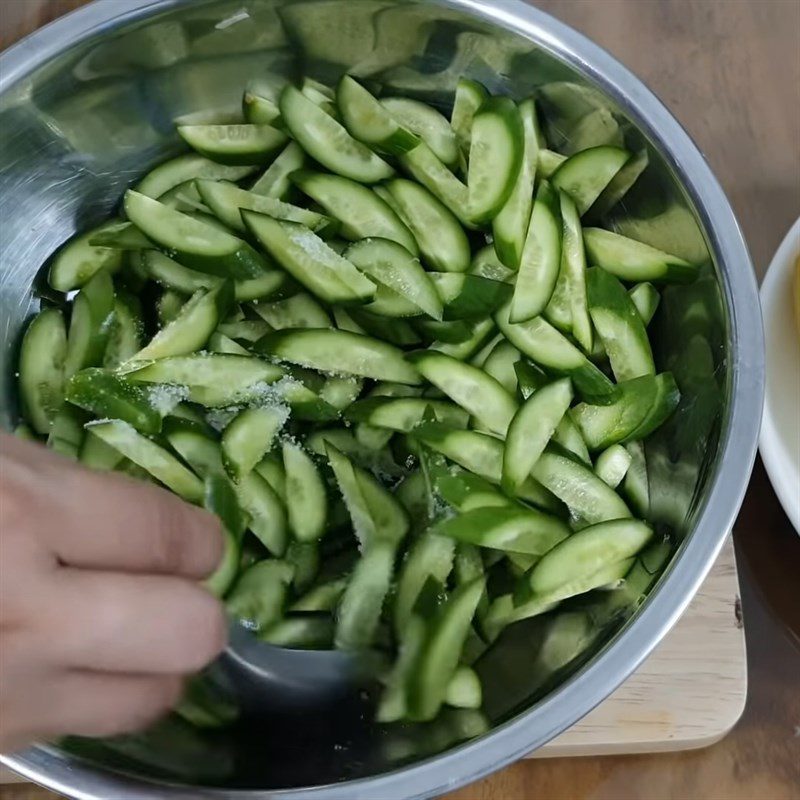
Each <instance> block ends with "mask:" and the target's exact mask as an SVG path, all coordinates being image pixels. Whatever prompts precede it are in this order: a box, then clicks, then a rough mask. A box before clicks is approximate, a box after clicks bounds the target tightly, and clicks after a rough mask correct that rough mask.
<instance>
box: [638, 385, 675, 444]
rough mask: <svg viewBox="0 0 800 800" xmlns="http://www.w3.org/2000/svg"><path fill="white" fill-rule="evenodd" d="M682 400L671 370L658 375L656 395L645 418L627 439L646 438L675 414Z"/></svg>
mask: <svg viewBox="0 0 800 800" xmlns="http://www.w3.org/2000/svg"><path fill="white" fill-rule="evenodd" d="M680 401H681V393H680V390H679V389H678V384H677V383H675V378H674V377H673V376H672V373H671V372H662V373H660V374H659V375H656V396H655V400H654V401H653V405H652V406H650V410H649V411H648V412H647V414H646V415H645V418H644V419H643V420H642V421H641V422H640V423H639V424H638V425H637V426H636V428H635V429H634V430H633V432H632V433H630V434H629V435H628V437H627V440H626V441H636V440H637V439H644V438H645V437H647V436H649V435H650V434H651V433H653V431H655V430H657V429H658V428H660V427H661V426H662V425H663V424H664V423H665V422H666V421H667V420H668V419H669V418H670V417H671V416H672V414H673V412H674V411H675V409H676V408H677V407H678V405H679V404H680Z"/></svg>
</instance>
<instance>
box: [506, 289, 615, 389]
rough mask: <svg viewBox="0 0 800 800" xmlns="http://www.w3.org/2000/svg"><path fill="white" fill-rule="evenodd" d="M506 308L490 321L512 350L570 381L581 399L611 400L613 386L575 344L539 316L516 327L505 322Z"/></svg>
mask: <svg viewBox="0 0 800 800" xmlns="http://www.w3.org/2000/svg"><path fill="white" fill-rule="evenodd" d="M509 306H510V304H508V303H507V304H506V305H505V306H503V308H501V309H500V310H499V311H498V312H497V313H496V314H495V316H494V318H495V321H496V322H497V326H498V327H499V328H500V330H501V331H502V333H503V335H504V336H505V337H506V338H507V339H508V341H509V342H511V344H513V345H514V347H516V348H517V349H518V350H519V351H520V352H522V353H524V354H525V355H526V356H528V358H530V359H531V360H532V361H535V362H536V363H537V364H538V365H539V366H542V367H544V368H545V369H546V370H548V371H549V372H553V373H555V374H557V375H559V374H560V375H566V376H568V377H570V378H572V381H573V383H574V385H575V388H576V389H577V390H578V391H579V392H580V393H581V394H582V395H583V396H584V397H587V398H590V399H592V400H594V401H595V402H604V403H610V402H613V401H614V399H615V398H616V396H617V387H616V386H615V385H614V384H613V383H612V382H611V381H610V380H609V379H608V378H607V377H606V376H605V375H604V374H603V373H602V372H601V371H600V370H599V369H598V368H597V367H596V366H595V365H594V364H592V362H591V361H589V359H588V358H586V356H585V355H584V354H583V353H581V351H580V350H578V348H577V347H575V345H573V344H572V343H571V342H570V341H569V340H568V339H567V338H565V337H564V336H563V335H562V334H560V333H559V332H558V331H557V330H556V329H555V328H554V327H553V326H552V325H550V323H549V322H547V321H546V320H544V319H542V318H541V317H536V318H534V319H532V320H528V321H527V322H522V323H517V324H515V323H512V322H509V319H508V315H509V311H510V308H509Z"/></svg>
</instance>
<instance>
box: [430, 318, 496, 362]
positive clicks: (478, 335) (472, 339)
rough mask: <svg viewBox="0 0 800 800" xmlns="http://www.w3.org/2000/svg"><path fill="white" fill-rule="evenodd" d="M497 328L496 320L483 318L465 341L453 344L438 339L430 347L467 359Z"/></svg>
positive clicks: (460, 359)
mask: <svg viewBox="0 0 800 800" xmlns="http://www.w3.org/2000/svg"><path fill="white" fill-rule="evenodd" d="M495 330H496V328H495V325H494V320H492V319H491V318H489V319H482V320H480V321H478V322H475V323H474V324H473V325H472V333H471V334H470V336H469V338H467V339H464V341H462V342H457V343H453V344H451V343H448V342H441V341H437V342H434V343H433V344H432V345H431V346H430V348H429V349H431V350H436V351H437V352H439V353H444V354H445V355H447V356H452V357H453V358H457V359H458V360H459V361H466V360H467V359H469V358H472V356H474V355H475V353H477V352H478V350H480V349H481V347H483V345H485V344H486V342H487V340H488V339H490V338H491V336H492V334H493V333H494V332H495Z"/></svg>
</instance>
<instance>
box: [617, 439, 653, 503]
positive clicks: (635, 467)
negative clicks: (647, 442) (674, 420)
mask: <svg viewBox="0 0 800 800" xmlns="http://www.w3.org/2000/svg"><path fill="white" fill-rule="evenodd" d="M625 449H626V450H627V451H628V455H629V456H630V457H631V463H630V466H629V467H628V471H627V472H626V473H625V479H624V480H623V482H622V493H623V494H624V495H625V497H626V498H627V499H628V503H629V504H630V506H631V508H632V509H633V510H634V511H635V512H636V514H637V515H638V516H640V517H643V518H644V519H647V517H648V515H649V514H650V479H649V477H648V475H647V456H646V454H645V450H644V445H643V444H642V443H641V442H629V443H628V444H626V445H625Z"/></svg>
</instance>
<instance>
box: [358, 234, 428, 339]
mask: <svg viewBox="0 0 800 800" xmlns="http://www.w3.org/2000/svg"><path fill="white" fill-rule="evenodd" d="M365 241H366V240H365ZM384 241H388V240H384ZM392 244H394V243H392ZM408 256H409V257H410V258H413V256H411V254H410V253H409V254H408ZM426 279H427V278H426ZM437 299H438V296H437ZM362 313H363V314H368V315H369V316H371V317H373V318H384V320H383V321H384V322H385V323H390V324H396V325H397V326H398V329H399V330H402V329H403V328H405V327H406V326H407V324H408V323H405V322H403V319H404V318H409V317H418V316H419V314H420V309H419V307H418V306H416V305H414V303H412V302H411V301H410V300H408V299H406V298H405V297H403V295H401V294H398V293H397V292H396V291H394V289H390V288H389V287H388V286H384V285H383V284H381V283H378V288H377V289H376V291H375V297H374V298H373V300H372V302H371V303H369V304H368V305H366V306H365V307H364V311H363V312H362ZM358 316H359V313H358V312H356V318H357V317H358ZM361 327H363V328H364V330H365V331H366V330H367V328H369V325H362V326H361ZM412 331H413V328H412ZM371 335H373V336H376V337H377V338H379V339H386V340H387V341H390V342H392V343H393V344H398V345H401V346H402V345H405V344H413V343H414V342H415V341H419V338H418V337H417V338H414V337H413V336H412V340H411V341H408V342H406V341H405V339H404V338H403V340H402V341H398V340H397V334H391V333H388V334H385V335H384V334H382V333H378V332H377V331H375V332H371Z"/></svg>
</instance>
